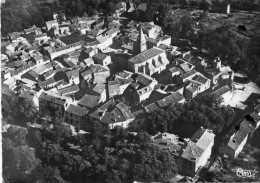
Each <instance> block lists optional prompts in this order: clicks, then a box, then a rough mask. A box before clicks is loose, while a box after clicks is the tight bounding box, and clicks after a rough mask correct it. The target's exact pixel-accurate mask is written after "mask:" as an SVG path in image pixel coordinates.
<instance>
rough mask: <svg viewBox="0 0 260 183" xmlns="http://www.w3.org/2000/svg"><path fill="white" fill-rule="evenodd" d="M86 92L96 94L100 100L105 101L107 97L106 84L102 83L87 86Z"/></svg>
mask: <svg viewBox="0 0 260 183" xmlns="http://www.w3.org/2000/svg"><path fill="white" fill-rule="evenodd" d="M87 93H88V94H91V95H96V96H99V97H100V102H105V101H106V99H107V96H106V85H105V84H103V83H97V84H93V85H91V86H90V87H89V89H88V91H87Z"/></svg>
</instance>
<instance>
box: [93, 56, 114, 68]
mask: <svg viewBox="0 0 260 183" xmlns="http://www.w3.org/2000/svg"><path fill="white" fill-rule="evenodd" d="M92 59H93V60H94V61H95V62H96V63H97V64H100V65H103V66H106V65H108V64H110V63H111V56H110V55H105V54H103V53H97V54H95V55H94V56H93V57H92Z"/></svg>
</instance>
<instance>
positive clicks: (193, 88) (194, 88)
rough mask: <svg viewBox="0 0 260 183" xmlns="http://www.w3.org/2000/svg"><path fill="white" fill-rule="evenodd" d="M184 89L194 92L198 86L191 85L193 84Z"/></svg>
mask: <svg viewBox="0 0 260 183" xmlns="http://www.w3.org/2000/svg"><path fill="white" fill-rule="evenodd" d="M186 90H188V91H190V92H191V93H195V92H196V91H197V90H198V88H197V87H193V86H188V87H187V88H186Z"/></svg>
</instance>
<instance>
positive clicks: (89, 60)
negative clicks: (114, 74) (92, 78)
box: [84, 58, 94, 67]
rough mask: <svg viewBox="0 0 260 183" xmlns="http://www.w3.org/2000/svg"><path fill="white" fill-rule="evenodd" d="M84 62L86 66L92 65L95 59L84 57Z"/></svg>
mask: <svg viewBox="0 0 260 183" xmlns="http://www.w3.org/2000/svg"><path fill="white" fill-rule="evenodd" d="M84 63H85V65H86V66H88V67H89V66H91V65H94V60H93V59H92V58H87V59H84Z"/></svg>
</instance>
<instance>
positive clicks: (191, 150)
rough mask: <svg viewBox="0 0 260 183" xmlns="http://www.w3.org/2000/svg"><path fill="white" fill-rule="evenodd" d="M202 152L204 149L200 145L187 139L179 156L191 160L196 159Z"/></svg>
mask: <svg viewBox="0 0 260 183" xmlns="http://www.w3.org/2000/svg"><path fill="white" fill-rule="evenodd" d="M203 152H204V150H203V149H202V148H201V147H199V146H198V145H197V144H196V143H194V142H192V141H189V142H188V145H187V146H186V148H185V149H184V151H183V153H182V155H181V157H183V158H185V159H188V160H191V161H198V160H199V158H200V157H201V156H202V154H203Z"/></svg>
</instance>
